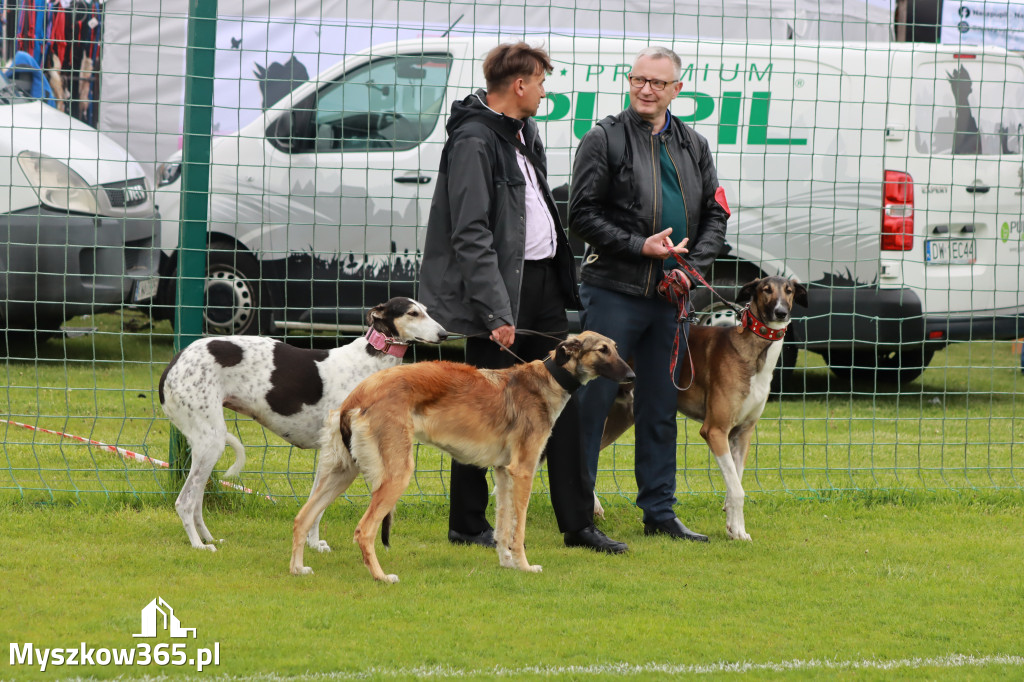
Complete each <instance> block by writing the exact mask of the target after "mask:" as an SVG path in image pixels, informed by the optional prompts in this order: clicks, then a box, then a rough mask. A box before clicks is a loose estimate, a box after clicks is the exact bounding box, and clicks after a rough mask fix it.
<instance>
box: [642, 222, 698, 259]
mask: <svg viewBox="0 0 1024 682" xmlns="http://www.w3.org/2000/svg"><path fill="white" fill-rule="evenodd" d="M671 235H672V229H671V228H669V229H667V230H662V231H661V232H659V233H658V234H652V235H651V236H650V237H648V238H647V239H646V240H645V241H644V247H643V249H641V250H640V253H641V254H643V255H644V256H647V257H648V258H654V259H656V260H666V259H668V258H670V257H671V256H673V255H674V254H677V253H689V252H690V250H689V249H687V248H686V244H687V243H688V242H689V241H690V239H689V237H684V238H683V241H681V242H679V245H678V246H673V245H672V237H671Z"/></svg>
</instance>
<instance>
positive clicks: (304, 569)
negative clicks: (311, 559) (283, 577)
mask: <svg viewBox="0 0 1024 682" xmlns="http://www.w3.org/2000/svg"><path fill="white" fill-rule="evenodd" d="M292 575H313V569H312V568H310V567H309V566H299V568H298V570H296V569H294V568H293V569H292Z"/></svg>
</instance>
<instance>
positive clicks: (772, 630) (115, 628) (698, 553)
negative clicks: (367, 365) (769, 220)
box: [0, 316, 1024, 680]
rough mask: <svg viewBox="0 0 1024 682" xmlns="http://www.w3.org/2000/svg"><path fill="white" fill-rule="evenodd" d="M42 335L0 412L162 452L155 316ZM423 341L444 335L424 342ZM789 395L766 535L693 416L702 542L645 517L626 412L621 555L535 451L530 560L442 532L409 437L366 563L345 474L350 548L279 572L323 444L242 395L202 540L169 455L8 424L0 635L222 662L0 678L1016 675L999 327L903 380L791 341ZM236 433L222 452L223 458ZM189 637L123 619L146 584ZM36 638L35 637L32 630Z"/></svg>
mask: <svg viewBox="0 0 1024 682" xmlns="http://www.w3.org/2000/svg"><path fill="white" fill-rule="evenodd" d="M93 322H95V324H96V325H97V326H99V328H100V333H98V334H94V335H91V336H82V337H78V338H69V339H61V340H51V341H49V342H47V343H45V344H43V345H42V346H40V347H39V348H33V349H29V350H27V351H25V352H24V353H22V354H21V355H18V354H11V355H10V356H9V358H8V360H7V362H6V363H5V365H4V369H5V372H6V376H5V379H6V387H5V388H4V389H3V391H0V411H2V412H3V413H4V414H5V415H7V417H6V418H8V419H12V420H15V421H20V422H26V423H29V424H33V425H38V426H40V427H43V428H49V429H53V430H56V431H63V432H67V433H71V434H76V435H80V436H84V437H88V438H92V439H95V440H98V441H102V442H105V443H110V444H115V445H119V446H121V447H126V448H129V449H131V450H133V451H137V452H139V453H141V454H146V455H149V456H151V457H154V458H157V459H162V460H165V459H168V440H169V434H170V429H169V424H168V422H167V420H166V419H165V418H164V417H163V414H162V412H161V410H160V407H159V401H158V399H157V396H156V387H157V382H158V380H159V377H160V373H161V372H162V370H163V367H164V366H165V365H166V362H167V361H168V360H169V359H170V357H171V355H172V338H171V335H170V329H169V327H167V325H166V324H164V325H161V326H160V327H158V328H157V329H156V330H142V331H137V332H130V333H122V329H123V327H124V326H125V325H128V326H130V325H132V324H137V319H135V318H131V317H129V318H128V319H127V320H126V321H122V320H121V318H120V317H119V316H101V318H100V319H98V320H95V321H93ZM429 352H433V353H436V352H437V351H436V350H433V351H428V353H429ZM800 362H801V365H800V366H799V368H798V369H797V376H798V377H799V379H800V381H801V383H802V384H803V385H804V386H805V387H806V391H805V392H803V393H801V394H799V395H788V396H785V397H783V398H782V399H778V400H772V401H771V402H770V403H769V404H768V406H767V408H766V410H765V413H764V416H763V418H762V421H761V423H760V424H759V426H758V431H757V436H756V441H755V444H754V447H753V448H752V452H751V459H750V461H749V462H748V467H747V471H746V475H745V478H744V484H745V488H746V490H747V493H748V500H747V504H746V509H745V512H746V521H747V530H748V531H749V532H750V533H751V535H752V536H753V538H754V542H753V543H737V542H730V541H728V540H727V539H726V536H725V529H724V514H723V513H722V511H721V503H722V495H723V492H724V488H723V484H722V482H721V477H720V474H719V473H718V470H717V466H716V465H715V463H714V461H713V460H712V458H711V457H710V455H709V454H708V451H707V447H706V446H705V445H704V443H703V441H702V440H701V439H700V436H699V435H698V429H699V425H697V424H695V423H692V422H685V421H681V422H680V430H679V444H680V447H679V449H678V455H679V460H678V467H679V468H678V472H679V473H678V489H679V506H678V513H679V516H680V517H681V518H682V519H684V521H685V522H686V523H687V525H689V526H690V527H691V528H694V529H695V530H699V531H702V532H707V533H709V534H710V535H711V540H712V541H711V543H710V544H708V545H693V544H679V543H673V542H671V541H669V540H666V539H663V538H646V537H644V536H643V533H642V526H641V525H640V523H639V518H640V515H639V511H638V510H637V509H635V508H634V507H633V506H632V500H633V496H634V494H635V482H634V479H633V472H632V470H633V444H632V434H631V433H627V434H626V435H625V436H624V437H623V439H622V440H621V441H620V442H619V443H617V444H616V445H615V446H613V448H610V449H608V450H606V451H605V452H604V453H603V455H602V460H601V471H600V472H599V477H598V491H599V492H600V494H601V496H602V499H603V501H604V504H605V508H606V510H607V513H608V514H607V515H608V518H607V520H606V521H605V522H603V524H602V527H603V528H604V530H605V531H606V532H608V534H609V535H611V536H612V537H614V538H616V539H620V540H624V541H626V542H628V543H629V545H630V548H631V551H630V552H629V553H628V554H627V555H624V556H616V557H608V556H598V555H595V554H592V553H590V552H587V551H585V550H567V549H565V548H564V547H562V545H561V539H560V537H559V536H558V534H557V532H556V528H555V524H554V519H553V514H552V511H551V508H550V504H549V502H548V500H547V497H546V496H545V495H544V494H543V491H544V490H545V489H546V481H545V476H544V475H539V476H538V479H537V482H536V486H535V490H537V491H539V492H538V494H535V495H534V498H533V502H532V504H531V513H530V519H529V523H528V526H527V527H528V531H527V535H528V538H527V546H528V550H529V552H528V556H529V558H530V560H531V562H532V563H539V564H542V565H543V566H544V572H543V573H542V574H540V575H532V574H531V575H528V574H520V573H518V572H514V571H509V570H505V569H500V568H499V567H498V564H497V557H496V556H495V555H494V553H493V552H492V551H486V550H482V549H478V548H457V547H452V546H451V545H449V544H448V543H447V541H446V540H445V539H444V537H445V532H446V527H447V522H446V514H447V505H446V503H445V495H446V485H447V468H448V459H447V456H445V455H442V454H441V453H439V452H437V451H436V450H432V449H427V448H422V449H421V450H420V451H419V454H418V468H417V474H416V477H415V478H414V480H413V483H412V485H411V486H410V489H409V492H408V494H407V495H406V497H405V498H403V502H402V503H400V507H399V519H398V524H397V526H396V528H395V530H394V533H393V535H392V544H393V547H392V549H391V550H390V551H383V550H381V551H380V552H379V553H380V558H381V562H382V564H383V566H384V568H385V570H386V571H387V572H393V573H397V574H398V575H399V576H400V578H401V582H400V583H399V584H398V585H394V586H384V585H378V584H375V583H374V582H373V581H372V580H371V579H370V577H369V574H368V573H367V571H366V570H365V568H364V567H363V566H362V562H361V561H360V558H359V553H358V550H357V548H356V547H355V546H353V545H352V544H351V542H350V538H351V535H352V531H353V529H354V527H355V524H356V522H357V520H358V518H359V516H360V515H361V514H362V511H363V509H364V508H365V504H366V502H367V497H366V487H365V485H364V484H363V483H362V481H361V480H358V481H357V482H356V483H355V484H354V485H353V487H352V489H351V491H350V494H349V495H347V496H346V498H343V499H342V500H339V503H338V504H336V505H334V506H333V507H332V508H331V509H329V510H328V514H327V516H326V517H325V522H324V537H325V538H326V539H327V540H328V541H329V542H331V544H332V545H333V546H334V548H335V551H334V552H333V553H331V554H324V555H320V554H309V553H308V554H307V555H306V564H307V565H309V566H311V567H312V568H313V569H314V570H315V571H316V573H315V575H313V576H307V577H303V578H295V577H292V576H290V575H289V574H288V571H287V567H288V556H289V552H290V544H291V540H290V538H291V526H292V520H293V518H294V516H295V513H296V512H297V510H298V506H299V504H301V502H302V501H304V500H305V496H306V495H307V493H308V490H309V485H310V482H311V480H312V470H313V462H314V460H313V455H312V453H309V452H305V451H301V450H297V449H294V448H290V447H288V446H286V445H285V444H284V443H283V442H282V441H280V440H279V439H277V438H276V437H275V436H273V435H270V434H267V433H265V432H264V431H263V430H262V429H261V428H260V427H259V426H258V425H256V424H254V423H253V422H251V421H250V420H248V419H244V418H235V417H234V416H233V415H230V413H229V418H230V419H231V421H230V424H231V425H232V427H233V428H234V429H235V430H236V431H237V432H238V433H239V434H240V435H241V438H242V441H243V442H244V443H245V444H246V446H247V453H248V458H249V461H248V464H247V466H246V471H245V473H244V475H243V479H242V481H243V482H244V483H245V485H247V486H250V487H251V488H253V489H255V490H257V491H259V492H261V493H267V494H270V495H272V496H273V497H274V500H275V502H270V501H268V500H266V499H263V498H262V497H259V496H246V495H241V494H239V493H233V492H227V493H222V492H221V491H222V488H221V487H220V486H218V485H216V484H215V483H214V484H211V488H210V489H209V490H210V491H211V492H212V493H214V494H208V495H207V505H206V510H207V511H206V519H207V524H208V525H209V527H210V529H211V530H212V532H213V533H214V535H215V536H216V537H219V538H225V539H226V542H225V543H224V544H223V546H222V548H221V551H219V552H217V553H215V554H210V553H206V552H199V551H196V550H193V549H191V547H190V546H189V545H188V542H187V540H186V538H185V533H184V531H183V529H182V527H181V524H180V522H179V520H178V518H177V515H176V514H175V513H174V510H173V506H172V505H171V501H172V500H173V498H174V496H175V494H176V488H177V485H178V481H177V479H176V478H175V477H173V476H172V475H170V474H169V473H168V472H167V471H166V470H165V469H162V468H160V467H156V466H151V465H145V464H137V463H133V462H128V461H125V460H122V459H121V458H120V457H119V456H117V455H115V454H112V453H109V452H106V451H104V450H102V449H99V448H96V447H92V446H89V445H85V444H82V443H78V442H75V441H71V440H67V439H62V438H60V437H58V436H52V435H47V434H43V433H40V432H34V431H29V430H27V429H23V428H21V427H16V426H12V425H8V426H6V427H2V428H4V433H3V436H4V437H3V443H2V445H0V447H2V454H0V543H2V544H0V576H2V585H3V588H2V589H0V635H2V636H3V638H4V639H6V641H7V643H8V646H9V647H10V646H11V645H14V646H15V647H16V648H17V647H22V648H21V649H18V651H19V652H20V651H24V648H23V647H24V646H25V645H26V643H28V642H31V643H33V645H34V646H37V647H39V648H41V649H46V648H72V647H74V648H78V647H79V646H80V645H82V644H83V643H84V645H85V646H86V647H88V648H93V649H126V648H129V647H135V646H136V645H141V644H147V643H149V644H151V645H152V646H155V645H156V644H157V643H163V644H165V645H171V644H174V643H179V644H180V643H181V642H186V650H187V651H188V652H189V654H190V655H196V653H197V650H198V649H200V648H212V647H213V646H214V643H217V645H218V646H219V652H220V664H219V665H218V666H211V667H208V668H207V669H206V670H205V671H203V672H202V673H198V672H196V670H195V669H194V667H192V666H171V665H164V666H154V665H151V666H149V667H139V666H113V665H111V666H94V667H88V668H85V667H70V666H64V667H61V666H54V665H51V666H50V667H49V668H48V670H47V671H45V672H40V670H39V666H38V665H35V666H28V665H22V664H19V663H17V661H15V662H14V664H13V665H12V664H11V661H12V660H14V659H12V658H11V657H12V656H15V652H14V651H13V650H9V652H8V656H7V657H5V658H4V659H3V661H4V662H3V663H2V664H0V680H7V679H12V680H13V679H17V680H21V679H47V680H50V679H60V678H68V677H79V676H97V677H108V678H109V677H117V676H121V677H124V678H135V677H141V676H162V675H167V676H172V677H181V676H192V677H194V678H208V677H210V676H225V675H227V676H232V677H254V676H255V677H259V676H264V677H265V678H267V679H278V678H279V677H293V676H294V677H314V678H319V679H330V678H338V679H413V678H416V677H421V676H427V677H432V678H447V677H459V678H465V679H475V678H488V677H495V676H508V677H511V676H514V677H517V678H519V677H522V678H525V679H539V678H542V677H558V678H562V679H605V678H619V677H631V678H637V679H645V680H646V679H662V678H669V677H674V676H678V675H680V674H703V675H704V676H711V677H714V678H726V677H735V676H737V675H740V674H742V675H743V676H744V677H748V678H753V679H773V680H774V679H780V678H782V679H820V678H822V677H825V676H828V677H830V678H832V677H837V678H840V679H843V678H849V679H886V680H888V679H927V680H933V679H942V680H946V679H948V680H954V679H955V680H961V679H1003V678H1011V679H1014V678H1024V625H1022V619H1021V617H1020V613H1022V612H1024V603H1022V602H1024V578H1022V571H1021V570H1020V566H1021V561H1020V559H1021V557H1022V556H1024V515H1022V513H1021V512H1022V510H1024V492H1022V487H1021V481H1024V458H1022V448H1024V395H1022V389H1024V377H1022V375H1021V372H1020V369H1019V364H1018V363H1019V355H1018V354H1016V353H1015V352H1014V351H1013V349H1012V345H1011V344H1010V343H982V342H978V343H968V344H957V345H954V346H950V347H949V348H947V349H946V350H945V351H942V352H940V353H939V354H937V355H936V357H935V359H934V360H933V361H932V363H931V365H930V367H929V368H928V370H927V371H926V372H925V373H924V375H923V376H922V377H921V379H920V380H918V381H916V382H914V383H913V384H911V385H910V386H908V387H907V388H906V389H905V390H903V391H902V392H894V391H892V390H884V389H880V388H877V387H874V386H864V385H859V384H854V385H850V384H848V383H847V384H843V383H841V382H839V381H837V380H836V379H835V377H833V376H832V375H830V374H829V372H828V370H827V369H826V368H825V367H824V365H823V364H822V363H821V361H820V358H818V356H816V355H811V354H805V353H801V360H800ZM231 461H232V457H231V455H225V457H224V458H222V460H221V462H220V464H219V466H218V469H219V470H220V471H223V470H224V469H226V468H227V467H228V466H229V465H230V463H231ZM158 596H159V597H162V598H163V599H164V600H166V602H167V603H168V604H170V605H171V606H172V607H173V608H174V613H175V615H176V617H178V618H179V619H180V621H181V624H182V625H183V626H184V627H194V628H197V631H198V637H197V638H196V639H187V640H169V639H167V638H166V635H164V636H162V637H161V638H157V639H155V640H147V639H144V638H133V637H132V635H133V634H136V633H139V632H140V610H141V609H142V608H143V607H144V606H146V605H147V604H148V603H149V602H151V601H152V600H153V599H155V598H156V597H158ZM18 655H21V654H18Z"/></svg>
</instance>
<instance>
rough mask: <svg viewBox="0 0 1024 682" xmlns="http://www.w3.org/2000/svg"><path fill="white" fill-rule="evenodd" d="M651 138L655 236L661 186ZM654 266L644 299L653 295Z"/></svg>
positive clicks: (648, 274) (648, 279)
mask: <svg viewBox="0 0 1024 682" xmlns="http://www.w3.org/2000/svg"><path fill="white" fill-rule="evenodd" d="M650 138H651V177H652V178H653V179H654V182H653V183H652V184H653V186H654V216H653V218H652V220H651V236H654V235H655V234H657V233H658V211H659V207H658V199H659V196H658V195H659V194H660V192H659V191H658V190H659V186H658V185H659V184H660V183H659V182H658V164H657V162H656V159H655V154H654V152H655V149H654V147H655V144H654V135H651V136H650ZM654 266H655V262H654V261H653V260H652V261H651V264H650V266H649V267H648V269H647V284H645V285H644V297H647V296H650V295H651V283H652V282H651V281H652V279H653V278H654Z"/></svg>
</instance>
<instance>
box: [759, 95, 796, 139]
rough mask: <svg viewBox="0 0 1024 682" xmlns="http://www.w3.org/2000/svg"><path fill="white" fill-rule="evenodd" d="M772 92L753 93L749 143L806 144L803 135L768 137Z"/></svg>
mask: <svg viewBox="0 0 1024 682" xmlns="http://www.w3.org/2000/svg"><path fill="white" fill-rule="evenodd" d="M771 102H772V93H770V92H755V93H752V94H751V102H750V130H749V131H748V132H747V144H766V145H790V146H796V145H804V144H807V139H806V138H801V137H768V107H769V106H771Z"/></svg>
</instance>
